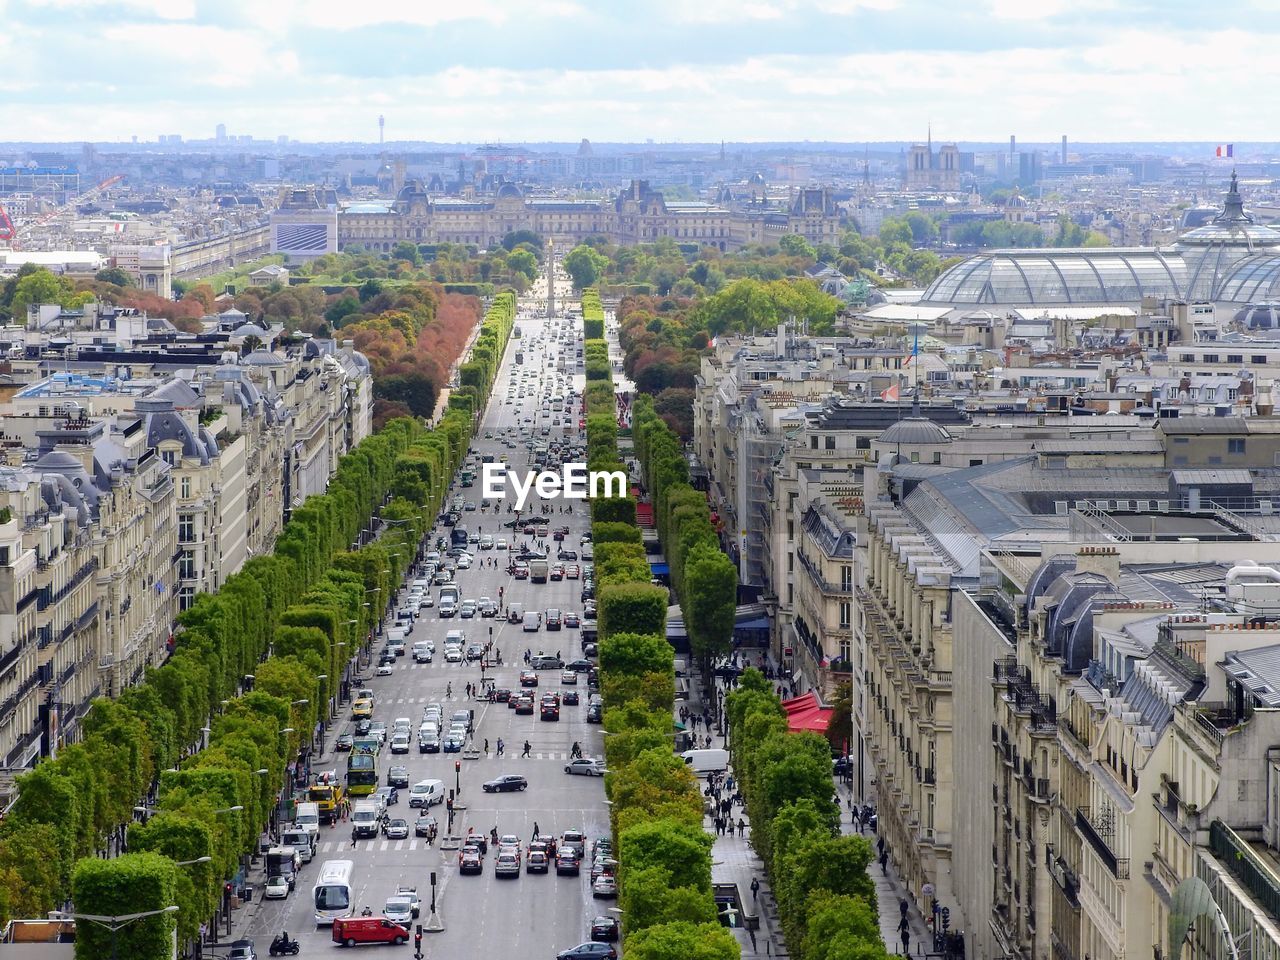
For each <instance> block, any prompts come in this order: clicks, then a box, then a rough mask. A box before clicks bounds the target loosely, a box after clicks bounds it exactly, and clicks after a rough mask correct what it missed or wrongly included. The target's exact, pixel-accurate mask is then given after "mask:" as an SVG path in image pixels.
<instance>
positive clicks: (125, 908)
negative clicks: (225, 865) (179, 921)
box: [72, 853, 180, 960]
mask: <svg viewBox="0 0 1280 960" xmlns="http://www.w3.org/2000/svg"><path fill="white" fill-rule="evenodd" d="M179 869H180V868H178V867H176V866H174V862H173V861H172V860H170V859H169V858H168V857H162V856H160V855H159V854H155V853H126V854H124V855H123V856H120V857H116V858H115V859H114V860H99V859H97V858H96V857H88V858H86V859H84V860H81V861H80V862H79V863H78V864H76V869H75V875H74V879H73V884H72V888H73V889H72V897H73V899H74V900H75V904H76V912H77V913H87V914H96V915H98V916H107V917H119V916H125V915H128V914H132V913H142V912H146V911H151V910H164V909H165V908H166V907H170V906H177V903H176V901H177V896H176V894H177V885H178V875H177V871H178V870H179ZM175 923H176V917H175V916H174V915H173V914H172V913H164V914H160V915H158V916H155V917H146V918H144V919H141V920H135V921H134V922H133V923H130V924H127V925H125V926H123V927H121V928H120V929H119V930H117V931H115V932H113V931H111V930H110V929H108V928H107V927H106V926H103V925H102V924H97V923H91V922H82V923H78V924H76V958H77V960H102V958H103V957H117V956H118V957H128V958H129V960H168V957H169V956H170V955H171V953H172V942H173V933H174V925H175Z"/></svg>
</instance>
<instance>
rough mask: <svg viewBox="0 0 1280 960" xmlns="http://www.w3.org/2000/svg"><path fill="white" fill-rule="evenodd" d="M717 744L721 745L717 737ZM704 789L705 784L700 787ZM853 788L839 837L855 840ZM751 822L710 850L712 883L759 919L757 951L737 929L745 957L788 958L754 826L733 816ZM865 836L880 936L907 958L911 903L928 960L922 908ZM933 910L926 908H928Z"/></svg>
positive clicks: (913, 942)
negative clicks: (730, 886) (733, 888)
mask: <svg viewBox="0 0 1280 960" xmlns="http://www.w3.org/2000/svg"><path fill="white" fill-rule="evenodd" d="M716 686H717V689H722V688H723V683H722V682H721V681H719V680H717V681H716ZM687 704H688V706H689V709H690V710H697V711H700V710H701V709H702V706H703V703H702V697H701V694H700V691H699V690H698V689H697V688H696V685H695V686H693V687H691V689H690V691H689V700H688V701H687ZM716 740H719V738H718V737H717V738H716ZM699 783H700V784H701V783H702V781H699ZM851 790H852V787H851V786H850V785H847V784H845V783H843V782H840V781H838V780H837V781H835V795H836V796H838V797H839V798H840V806H841V816H840V831H841V832H842V833H843V834H845V835H853V834H857V833H858V828H857V827H856V826H855V825H854V823H853V820H852V817H851V816H850V806H849V800H850V793H851ZM739 817H740V818H742V819H743V820H745V821H747V831H746V836H745V837H742V838H739V837H738V836H736V834H735V835H733V836H730V835H728V834H726V835H725V836H717V837H715V843H714V845H713V846H712V848H711V855H712V865H711V880H712V882H713V883H735V884H737V887H738V895H739V897H741V898H742V904H743V909H744V910H746V911H747V912H748V913H755V914H757V915H758V916H759V920H760V928H759V930H758V931H757V932H756V937H755V946H754V947H753V945H752V940H751V936H750V933H749V932H748V931H747V930H745V929H741V928H739V929H735V930H734V935H735V936H736V937H737V939H738V942H739V943H740V944H741V946H742V955H743V956H744V957H768V956H773V957H786V956H789V953H788V951H787V949H786V943H785V940H784V938H783V935H782V929H781V927H780V925H779V922H778V907H777V902H776V901H775V900H774V897H773V890H772V887H771V886H770V883H769V878H768V877H767V876H766V875H765V871H764V862H763V861H762V860H761V859H760V857H759V856H758V855H757V854H756V852H755V850H754V849H753V848H752V847H751V822H750V818H749V817H748V816H747V812H746V809H745V808H743V807H735V808H734V810H733V819H734V821H735V822H736V821H737V819H738V818H739ZM703 826H704V827H705V828H706V829H707V830H708V831H714V824H713V821H712V818H710V817H705V818H704V819H703ZM863 836H864V837H865V838H866V839H867V841H868V842H870V843H871V844H872V848H873V849H872V861H871V864H870V866H869V867H868V871H867V872H868V874H869V875H870V876H871V879H872V881H873V882H874V883H875V889H876V906H877V909H878V912H879V915H880V936H881V939H882V940H883V941H884V944H885V947H886V948H887V949H888V951H889V953H891V954H895V955H902V953H903V951H902V935H901V934H900V933H899V931H898V925H899V923H900V922H901V918H902V908H901V906H900V904H901V902H902V901H903V900H904V899H905V900H906V901H907V923H908V929H909V930H910V933H911V938H910V941H909V942H910V955H911V956H924V955H925V954H927V953H929V952H930V951H931V950H932V947H933V934H932V932H931V931H930V930H929V927H928V925H927V924H926V923H925V920H924V916H923V914H922V913H921V911H920V905H919V904H916V903H915V902H914V901H913V900H912V898H911V896H910V894H909V893H908V892H907V891H906V887H905V886H904V885H903V883H902V880H901V878H900V877H899V876H898V872H897V868H896V866H895V864H894V863H893V860H892V859H890V860H889V863H888V869H887V874H886V872H885V871H883V870H881V869H880V864H879V863H878V862H877V861H876V859H875V857H876V855H877V851H876V850H875V849H874V848H875V842H876V837H875V836H874V835H873V834H871V833H869V832H867V833H864V834H863ZM753 877H756V878H758V879H759V880H760V892H759V895H758V897H757V900H756V902H755V903H752V898H751V880H752V878H753ZM927 906H928V905H927V904H926V907H927Z"/></svg>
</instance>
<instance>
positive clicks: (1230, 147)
mask: <svg viewBox="0 0 1280 960" xmlns="http://www.w3.org/2000/svg"><path fill="white" fill-rule="evenodd" d="M1235 155H1236V145H1235V144H1234V143H1220V144H1218V149H1217V150H1216V151H1214V156H1217V157H1234V156H1235Z"/></svg>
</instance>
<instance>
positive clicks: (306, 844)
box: [280, 827, 316, 863]
mask: <svg viewBox="0 0 1280 960" xmlns="http://www.w3.org/2000/svg"><path fill="white" fill-rule="evenodd" d="M280 842H281V843H283V844H284V845H285V846H289V847H293V849H294V851H295V852H296V853H297V854H298V856H299V857H300V858H301V860H302V862H303V863H310V862H311V858H312V857H314V856H315V855H316V848H315V844H314V843H313V842H312V840H311V834H309V833H307V831H306V830H303V829H302V827H286V828H285V829H284V830H282V831H281V832H280Z"/></svg>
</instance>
